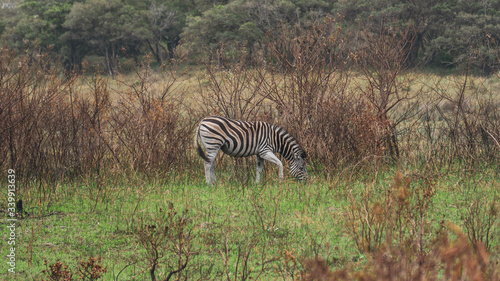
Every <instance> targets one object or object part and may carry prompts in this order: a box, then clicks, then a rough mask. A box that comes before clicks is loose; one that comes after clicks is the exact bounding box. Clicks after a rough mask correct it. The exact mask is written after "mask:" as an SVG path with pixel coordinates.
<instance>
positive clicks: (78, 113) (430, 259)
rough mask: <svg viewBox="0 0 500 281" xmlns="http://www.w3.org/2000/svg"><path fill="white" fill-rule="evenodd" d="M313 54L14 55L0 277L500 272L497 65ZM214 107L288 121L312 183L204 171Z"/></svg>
mask: <svg viewBox="0 0 500 281" xmlns="http://www.w3.org/2000/svg"><path fill="white" fill-rule="evenodd" d="M295 41H297V40H294V42H295ZM297 42H300V40H299V41H297ZM308 50H309V48H308V47H307V46H306V47H304V49H303V50H302V51H303V52H306V53H305V54H307V52H308ZM299 51H300V50H299ZM299 57H300V56H299ZM313 59H314V57H313ZM314 61H316V63H309V62H308V63H304V64H303V65H294V66H293V67H290V68H289V69H283V68H281V66H283V65H281V66H280V65H279V64H278V65H277V66H276V69H274V70H273V69H271V70H270V69H269V68H267V67H262V68H245V67H241V65H235V66H234V67H233V68H228V69H218V68H216V67H211V66H207V69H206V70H198V69H196V70H191V71H185V72H183V71H182V70H179V69H171V70H170V69H166V70H159V71H152V70H151V69H150V68H149V67H147V66H145V67H142V68H138V69H137V71H136V73H135V74H129V75H125V76H117V77H114V78H111V77H103V76H101V75H98V74H92V75H88V76H85V75H80V74H75V75H74V76H72V77H63V75H61V73H60V69H58V68H57V67H54V68H51V67H45V64H44V63H43V62H42V63H38V64H37V63H32V58H31V57H29V56H26V57H23V56H22V55H20V56H17V55H16V54H15V53H12V54H10V53H7V52H5V53H3V54H2V56H0V62H1V63H2V65H5V66H6V67H4V68H0V105H7V106H6V107H5V108H6V109H7V110H3V108H0V140H1V141H2V143H1V145H0V157H2V158H1V159H0V183H1V185H2V187H4V189H3V190H4V191H3V192H2V193H0V210H1V211H2V228H1V230H0V236H1V238H0V239H2V241H4V242H1V243H3V244H2V249H5V259H4V262H2V264H1V265H0V269H1V271H0V274H1V275H0V279H5V280H12V279H14V280H16V279H17V280H41V279H45V280H71V278H73V279H77V278H79V277H82V279H85V280H97V279H100V278H101V279H103V280H173V279H176V280H338V279H340V280H422V279H426V280H436V279H437V280H500V277H499V274H500V269H499V260H500V215H499V214H500V213H499V212H500V175H499V169H500V168H499V163H500V162H499V159H500V157H499V155H500V154H499V151H500V143H499V142H498V141H499V140H500V122H499V121H500V110H499V109H500V103H499V100H500V97H499V95H498V89H499V88H500V86H499V85H500V80H499V79H498V76H495V75H492V76H491V77H487V78H485V77H475V76H472V75H469V73H468V72H465V73H464V74H463V75H458V74H454V75H442V76H440V75H435V74H432V73H426V72H417V71H415V72H411V71H404V72H399V71H401V70H402V69H403V68H392V67H391V68H389V69H384V68H382V69H372V68H369V69H366V70H363V69H360V70H359V72H355V71H351V70H346V69H343V68H340V70H339V69H338V68H336V67H337V66H335V65H330V67H325V65H324V61H325V60H324V58H323V57H322V56H317V57H316V59H315V60H313V62H314ZM381 65H382V66H383V64H381ZM7 66H8V67H7ZM229 69H230V70H229ZM14 70H15V71H14ZM213 114H218V115H224V116H227V117H234V118H241V119H246V120H256V119H258V120H263V121H268V122H272V123H274V124H279V125H281V126H283V127H285V128H286V129H287V130H288V131H290V132H291V133H292V134H294V136H295V137H296V138H297V139H298V140H299V142H300V144H301V146H303V147H304V148H305V150H306V152H307V154H308V155H309V156H308V161H309V162H308V171H309V174H310V176H311V178H310V180H309V181H308V182H307V183H297V182H295V181H294V180H293V179H291V178H290V175H289V173H288V172H286V176H288V177H289V178H287V179H286V180H285V182H284V183H281V184H280V183H278V182H277V171H276V167H273V165H271V164H269V163H266V164H265V166H266V169H265V180H264V182H263V183H262V184H254V183H253V182H254V177H255V159H252V160H241V159H240V160H235V159H233V158H230V157H219V159H218V160H217V168H216V174H217V177H218V180H219V182H218V184H217V185H215V186H207V185H206V184H205V183H204V174H203V163H202V160H201V158H199V157H198V156H197V155H195V151H194V149H193V146H192V145H193V135H194V131H195V128H196V126H197V124H198V122H199V121H200V120H201V119H202V118H203V117H205V116H207V115H213ZM285 166H286V164H285ZM11 169H12V170H14V171H15V185H16V190H15V194H13V193H12V194H11V193H8V187H9V184H12V182H10V183H9V182H8V181H9V180H12V178H13V177H9V174H10V172H9V171H11ZM9 198H13V199H9ZM14 199H15V200H14ZM17 199H22V202H23V210H22V212H21V210H20V209H19V208H17V210H16V212H17V213H16V212H13V209H11V210H9V208H13V207H12V205H14V202H13V201H17ZM9 200H12V202H9ZM9 203H10V205H9ZM11 214H12V215H13V216H15V217H16V218H17V221H16V223H15V227H16V228H15V231H14V232H13V231H11V228H9V227H8V226H10V225H12V222H11V221H9V219H10V218H11ZM13 235H14V237H15V243H16V244H15V249H14V250H11V249H9V248H8V247H3V245H9V244H8V243H9V242H10V241H11V240H9V239H10V238H11V237H13ZM10 246H12V245H10ZM12 253H15V261H16V264H15V272H16V274H15V275H12V274H11V273H8V271H9V270H12V266H11V265H10V264H9V263H8V262H9V261H10V260H11V257H12ZM9 255H10V257H9ZM70 277H71V278H70Z"/></svg>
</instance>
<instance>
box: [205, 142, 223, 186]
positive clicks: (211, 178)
mask: <svg viewBox="0 0 500 281" xmlns="http://www.w3.org/2000/svg"><path fill="white" fill-rule="evenodd" d="M219 150H220V147H215V148H211V149H208V150H207V159H208V161H205V179H206V181H207V184H208V185H210V184H212V183H216V182H217V179H216V177H215V158H216V157H217V153H219Z"/></svg>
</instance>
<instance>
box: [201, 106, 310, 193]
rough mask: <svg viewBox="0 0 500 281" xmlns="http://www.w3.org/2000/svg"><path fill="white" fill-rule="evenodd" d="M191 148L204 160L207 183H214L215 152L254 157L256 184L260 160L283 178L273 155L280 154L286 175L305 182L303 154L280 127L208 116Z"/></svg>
mask: <svg viewBox="0 0 500 281" xmlns="http://www.w3.org/2000/svg"><path fill="white" fill-rule="evenodd" d="M200 142H201V144H202V146H203V147H204V148H205V150H206V155H205V153H204V152H203V149H202V148H201V146H200ZM195 146H196V147H197V150H198V153H199V154H200V156H201V157H202V158H203V159H204V160H205V176H206V182H207V184H211V183H214V182H216V178H215V172H214V167H215V166H214V161H215V158H216V156H217V153H218V152H219V150H222V151H223V152H224V153H226V154H228V155H231V156H234V157H246V156H251V155H257V176H256V181H257V182H259V180H260V174H261V172H262V168H263V166H264V160H267V161H269V162H271V163H274V164H276V165H278V168H279V177H280V180H282V179H283V164H282V163H281V161H280V160H279V159H278V158H277V157H276V155H275V153H278V154H280V155H282V156H283V158H284V159H286V160H287V161H288V162H289V163H290V173H291V174H292V175H293V176H295V177H296V178H297V179H298V180H305V179H307V170H306V162H305V158H306V154H305V152H304V151H303V150H302V148H301V147H300V145H299V143H298V142H297V140H295V138H294V137H293V136H292V135H290V134H289V133H288V132H287V131H286V130H285V129H283V128H282V127H280V126H276V125H272V124H268V123H266V122H261V121H255V122H245V121H239V120H233V119H229V118H224V117H220V116H211V117H207V118H205V119H203V120H202V121H201V122H200V124H199V126H198V130H197V132H196V138H195Z"/></svg>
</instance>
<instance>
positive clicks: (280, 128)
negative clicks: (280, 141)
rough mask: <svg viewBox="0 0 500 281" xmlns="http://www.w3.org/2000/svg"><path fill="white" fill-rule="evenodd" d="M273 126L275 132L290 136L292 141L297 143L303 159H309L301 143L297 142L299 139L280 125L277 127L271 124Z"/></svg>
mask: <svg viewBox="0 0 500 281" xmlns="http://www.w3.org/2000/svg"><path fill="white" fill-rule="evenodd" d="M271 125H272V126H273V128H274V131H275V132H280V131H281V132H282V133H283V134H288V135H289V136H290V137H292V139H293V140H294V141H295V144H296V145H297V147H298V148H299V152H300V154H301V157H302V158H304V159H305V158H307V154H306V151H305V150H304V149H303V148H302V146H301V145H300V143H299V141H298V140H297V138H296V137H295V136H294V135H293V134H292V133H290V132H289V131H288V130H287V129H285V128H284V127H282V126H280V125H275V124H271Z"/></svg>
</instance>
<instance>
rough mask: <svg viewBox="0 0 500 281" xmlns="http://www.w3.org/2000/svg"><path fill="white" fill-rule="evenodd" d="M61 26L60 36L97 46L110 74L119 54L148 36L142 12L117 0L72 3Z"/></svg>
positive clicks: (114, 69) (114, 70)
mask: <svg viewBox="0 0 500 281" xmlns="http://www.w3.org/2000/svg"><path fill="white" fill-rule="evenodd" d="M63 26H64V27H65V28H66V29H67V31H66V33H65V34H64V37H63V38H64V39H65V40H66V41H76V42H81V43H82V44H88V45H89V46H91V47H93V48H96V51H97V53H98V54H100V55H102V56H104V59H105V66H106V71H107V72H108V73H109V74H111V75H113V74H115V73H116V71H117V67H118V57H119V54H126V52H127V51H130V50H131V51H133V53H136V52H135V51H137V50H138V49H139V48H140V45H141V44H142V43H143V42H144V41H145V40H146V39H147V38H151V32H150V31H149V30H148V29H147V28H146V16H145V14H144V13H143V12H142V11H138V10H136V9H134V7H133V6H130V5H127V4H124V3H123V2H121V1H119V0H111V1H105V0H88V1H86V2H84V3H75V4H74V5H73V7H72V8H71V12H70V13H69V15H68V16H67V18H66V21H65V22H64V24H63ZM136 55H137V54H136Z"/></svg>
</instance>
